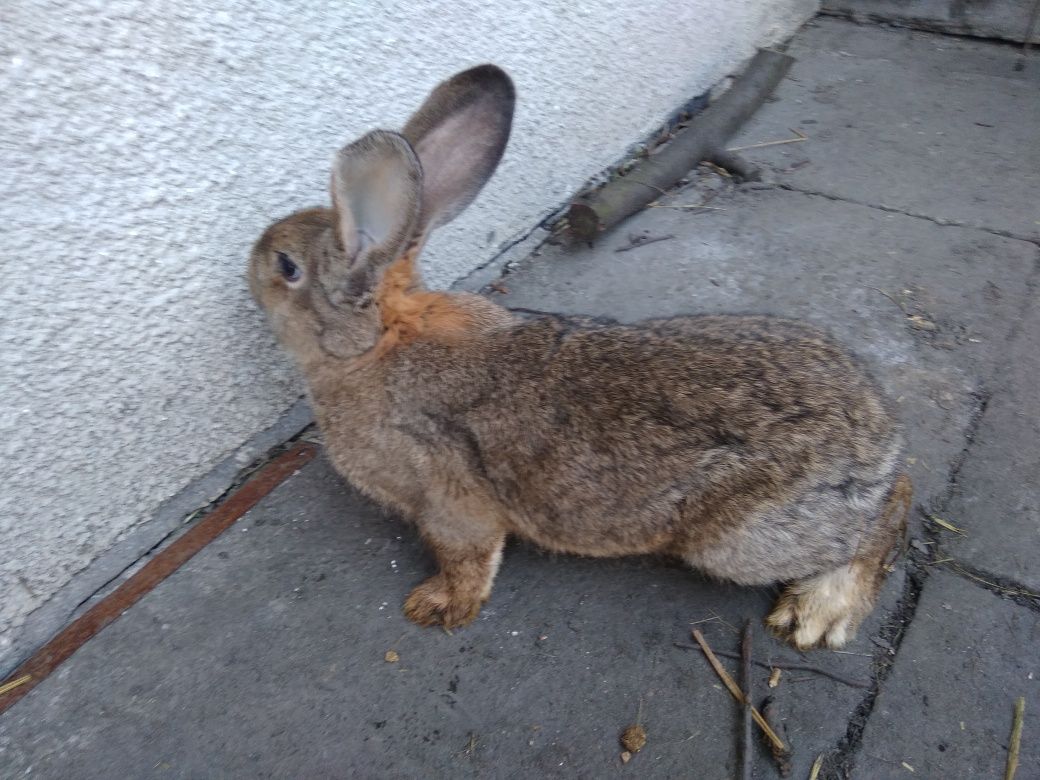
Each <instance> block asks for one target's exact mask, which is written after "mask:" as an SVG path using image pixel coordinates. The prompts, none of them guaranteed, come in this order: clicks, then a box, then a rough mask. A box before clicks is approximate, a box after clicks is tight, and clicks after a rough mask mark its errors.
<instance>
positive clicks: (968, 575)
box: [938, 558, 1040, 613]
mask: <svg viewBox="0 0 1040 780" xmlns="http://www.w3.org/2000/svg"><path fill="white" fill-rule="evenodd" d="M938 565H941V566H942V567H943V569H945V570H946V571H948V572H951V573H952V574H956V575H957V576H958V577H961V578H963V579H966V580H968V581H969V582H971V583H974V584H975V585H976V586H977V587H980V588H982V589H983V590H988V591H990V592H991V593H996V594H997V595H999V596H1002V597H1004V598H1005V599H1008V600H1009V601H1012V602H1014V603H1015V604H1018V605H1019V606H1021V607H1025V608H1026V609H1029V610H1032V611H1033V612H1038V613H1040V593H1034V592H1033V591H1031V590H1030V589H1029V588H1027V587H1026V586H1025V585H1023V584H1021V583H1020V582H1017V581H1015V580H1013V579H1011V578H1010V577H1004V576H1003V575H1000V574H994V573H993V572H988V571H986V570H985V569H980V568H978V567H975V566H970V565H967V564H965V563H964V562H963V561H961V560H959V559H956V558H954V559H952V560H950V561H946V562H944V563H942V564H938Z"/></svg>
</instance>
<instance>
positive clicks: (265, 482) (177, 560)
mask: <svg viewBox="0 0 1040 780" xmlns="http://www.w3.org/2000/svg"><path fill="white" fill-rule="evenodd" d="M317 453H318V448H317V447H316V446H315V445H314V444H310V443H308V442H298V443H297V444H295V445H294V446H293V447H292V449H290V450H288V451H287V452H285V453H283V454H282V455H279V456H278V457H277V458H275V459H274V460H272V461H271V462H270V463H268V464H267V465H266V466H264V467H263V468H261V469H260V470H259V471H257V472H256V473H255V474H254V475H252V476H251V477H250V478H249V479H248V480H247V481H246V482H245V484H243V485H242V486H241V487H240V488H238V490H236V491H235V492H234V493H232V494H231V495H230V496H229V497H228V498H227V499H226V500H225V501H224V502H223V503H222V504H220V506H218V507H217V508H216V509H214V510H213V511H212V512H210V513H209V514H208V515H206V516H205V517H204V518H203V519H202V520H200V521H199V522H198V524H196V525H195V526H194V527H193V528H192V529H191V530H190V531H188V532H187V533H186V534H184V535H183V536H182V537H180V538H179V539H177V540H176V541H175V542H173V543H172V544H171V545H170V546H169V547H167V548H166V549H164V550H162V551H161V552H159V553H157V554H156V555H155V557H154V558H152V559H151V560H150V561H148V563H146V564H145V565H144V566H143V567H142V568H141V570H140V571H138V572H137V573H136V574H134V575H133V576H132V577H130V579H128V580H127V581H126V582H124V583H123V584H122V585H120V586H119V587H118V588H116V589H115V590H114V591H112V593H110V594H109V595H108V596H106V597H105V598H104V599H102V600H101V601H100V602H98V603H97V604H95V605H94V606H93V607H91V608H90V609H88V610H87V611H86V612H84V613H83V614H82V615H80V616H79V617H78V618H76V619H75V620H74V621H72V623H70V624H69V625H68V626H66V627H65V628H64V629H63V630H62V631H61V632H60V633H59V634H58V635H57V636H55V637H54V638H53V639H51V640H50V641H49V642H48V643H47V644H45V645H44V646H43V647H41V648H40V649H39V650H37V651H36V653H34V654H33V655H32V657H30V658H29V659H28V660H27V661H25V663H23V664H22V665H21V666H19V667H18V668H17V669H15V670H14V672H12V673H11V675H10V676H9V677H8V678H7V679H6V680H4V681H3V682H2V683H0V691H4V692H3V693H2V694H0V714H2V713H3V712H5V711H6V710H7V709H9V708H10V707H11V706H12V705H14V703H15V702H17V701H18V700H19V699H21V698H22V697H23V696H25V695H26V694H27V693H29V691H31V690H32V689H33V688H34V687H35V686H36V685H38V684H39V683H40V682H42V681H43V680H44V679H46V678H47V676H48V675H49V674H50V673H51V672H53V671H54V670H55V669H57V668H58V667H59V666H60V665H61V664H62V663H64V662H65V661H66V660H67V659H68V658H69V657H70V656H71V655H72V654H73V653H75V652H76V651H77V650H78V649H79V648H80V647H82V646H83V645H84V644H85V643H86V642H87V641H88V640H89V639H91V638H92V637H93V636H95V635H96V634H97V633H98V632H100V631H101V630H102V629H103V628H104V627H105V626H107V625H108V624H109V623H111V622H112V621H114V620H115V619H116V618H118V617H119V616H120V615H121V614H123V612H124V611H126V610H127V609H128V608H129V607H131V606H132V605H134V604H136V603H137V602H138V601H139V600H140V599H141V598H142V597H144V596H145V595H147V594H148V592H149V591H150V590H152V588H154V587H155V586H156V585H158V584H159V583H160V582H162V581H163V580H165V579H166V578H167V577H169V576H170V575H171V574H173V573H174V572H175V571H177V569H179V568H180V567H181V566H182V565H183V564H184V563H186V562H187V561H188V560H189V559H190V558H191V557H192V556H194V555H195V554H196V553H197V552H199V551H200V550H201V549H202V548H203V547H205V546H206V545H207V544H209V543H210V542H212V541H213V540H214V539H216V538H217V537H218V536H220V535H221V534H222V533H223V532H224V531H226V530H227V529H228V528H230V527H231V526H232V525H233V524H234V523H235V521H236V520H238V519H239V518H240V517H242V515H244V514H245V513H246V512H248V511H249V510H250V509H252V508H253V507H254V506H256V504H257V503H258V502H259V501H260V499H262V498H263V497H264V496H266V495H267V494H268V493H270V492H271V491H272V490H274V489H275V488H276V487H278V485H280V484H281V483H282V482H284V481H285V480H286V479H287V478H288V477H290V476H291V475H292V474H293V473H294V472H295V471H296V470H297V469H299V468H300V467H302V466H303V465H305V464H306V463H308V462H309V461H311V460H312V459H313V458H314V456H315V455H317ZM26 677H28V679H25V678H26ZM12 683H14V685H12Z"/></svg>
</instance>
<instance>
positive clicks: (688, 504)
mask: <svg viewBox="0 0 1040 780" xmlns="http://www.w3.org/2000/svg"><path fill="white" fill-rule="evenodd" d="M485 67H487V66H485ZM478 70H480V69H478ZM462 76H464V77H465V78H462V77H456V79H458V82H457V83H456V85H455V86H452V83H453V82H454V81H455V80H453V82H448V87H447V88H446V87H444V86H443V85H442V87H440V88H439V91H440V94H441V95H444V94H448V95H449V96H450V97H451V104H450V105H449V106H438V105H434V106H432V107H431V106H430V105H427V106H425V107H424V108H423V109H422V111H421V112H420V113H421V114H423V115H425V116H435V117H438V121H439V122H440V121H441V120H443V119H444V118H445V117H447V118H448V119H447V121H448V123H449V124H454V125H457V126H458V127H460V128H466V127H470V128H471V130H470V132H472V133H475V134H476V135H477V142H476V143H474V142H473V141H472V139H471V138H470V139H469V143H470V146H471V148H476V149H484V150H487V154H488V155H489V156H488V157H486V158H484V159H481V160H477V161H476V162H475V163H474V166H475V169H478V170H479V171H480V175H474V174H473V169H463V170H460V171H459V172H458V174H457V176H455V177H454V178H453V172H452V170H439V171H437V173H436V174H434V175H435V176H437V177H438V181H439V182H441V185H440V186H439V191H441V192H446V193H448V195H447V196H444V197H439V196H436V195H432V194H430V193H429V192H428V191H427V190H426V189H424V190H423V197H424V198H426V197H428V198H429V199H428V200H426V201H424V202H423V204H422V206H421V213H422V215H423V216H422V219H421V220H420V224H418V225H416V226H415V229H414V234H415V236H416V238H415V240H414V241H413V243H412V244H411V247H412V249H409V250H408V251H409V252H412V251H414V250H415V248H416V247H417V246H418V245H419V244H421V241H422V237H423V236H425V235H426V233H427V232H428V230H429V229H430V225H435V224H437V223H438V220H440V219H443V215H444V214H452V213H453V212H454V211H456V210H457V208H458V203H460V202H468V200H469V199H471V198H472V197H473V196H474V195H475V194H476V190H479V188H480V186H481V185H482V184H483V182H484V180H485V179H486V178H487V177H488V176H489V175H490V173H491V171H492V170H493V168H494V163H496V162H497V158H498V156H500V154H501V147H502V146H503V145H504V140H503V135H502V134H503V132H504V133H505V135H506V136H507V135H508V125H509V123H508V121H505V120H506V119H508V116H511V113H512V88H511V85H510V86H509V87H508V89H506V88H505V87H504V86H503V84H504V83H505V82H507V81H508V77H506V76H505V74H503V73H501V71H498V70H497V69H490V70H487V69H485V70H483V71H481V72H480V73H477V74H476V76H477V77H476V78H474V76H473V72H467V73H466V74H462ZM503 80H505V81H503ZM458 84H462V85H463V86H462V87H459V86H458ZM488 84H491V88H490V89H485V87H486V85H488ZM463 88H464V89H469V90H477V91H478V92H480V93H481V95H483V96H484V97H485V98H487V95H491V97H490V98H487V99H486V100H483V101H482V100H480V99H477V98H480V97H481V95H478V96H477V98H472V99H469V98H460V97H459V89H463ZM437 95H438V92H436V91H435V92H434V95H433V97H431V101H436V100H437V99H438V98H437ZM495 96H498V98H500V100H499V101H498V102H497V103H496V102H495V100H496V99H498V98H496V97H495ZM506 97H508V99H506ZM472 105H478V106H479V111H478V112H476V113H473V114H469V115H466V114H462V115H459V116H457V117H456V116H455V115H454V114H453V111H455V110H456V109H455V107H456V106H462V107H463V109H464V108H465V107H466V106H472ZM495 105H497V106H499V111H500V116H499V117H498V118H497V119H496V120H494V121H492V120H490V119H489V111H490V109H489V106H491V107H493V106H495ZM463 109H459V110H463ZM507 115H508V116H507ZM504 118H505V119H504ZM415 124H416V123H415V122H414V121H413V123H412V125H413V126H414V125H415ZM418 124H420V125H421V124H422V123H421V122H420V123H418ZM440 126H443V122H441V124H440ZM485 136H486V137H485ZM408 141H409V142H410V143H413V144H416V146H417V148H420V147H422V146H423V144H424V143H426V149H425V152H424V153H420V154H419V156H420V157H421V158H423V166H424V170H423V176H428V175H430V171H429V170H427V167H428V161H431V160H432V161H436V160H438V159H441V160H450V159H457V156H453V154H452V153H451V150H450V149H447V150H445V149H439V148H437V144H442V145H443V144H444V143H449V142H450V139H447V140H446V139H444V138H440V139H435V142H434V141H429V142H428V143H427V141H428V138H427V139H424V138H423V137H421V135H420V137H418V138H414V137H409V138H408ZM431 148H432V151H431ZM380 153H382V152H380ZM424 154H425V156H424ZM435 164H436V163H435ZM474 188H475V189H474ZM337 194H339V193H337ZM342 197H347V198H351V197H359V198H364V197H366V196H365V195H364V193H349V192H347V193H345V194H344V195H343V196H341V197H337V203H336V210H325V209H314V210H311V211H307V212H301V213H299V214H296V215H293V216H291V217H289V218H287V219H286V220H283V221H282V222H280V223H276V224H275V225H274V226H272V227H271V228H270V229H269V230H268V231H267V232H266V233H265V235H264V236H263V238H261V240H260V241H259V242H258V244H257V246H256V248H255V249H254V252H253V256H252V260H251V265H250V284H251V288H252V290H253V292H254V295H255V296H256V297H257V299H258V300H259V301H260V302H261V303H262V305H263V306H264V308H265V309H266V310H267V311H268V314H269V317H270V320H271V322H272V325H273V327H274V329H275V331H276V332H277V333H278V335H279V337H280V339H281V340H282V342H283V343H284V344H285V345H286V346H287V347H288V348H289V349H290V351H291V352H293V354H294V355H295V356H296V357H297V359H298V361H299V363H300V365H301V367H302V369H303V371H304V372H305V374H306V376H307V380H308V385H309V388H310V393H311V397H312V400H313V404H314V409H315V413H316V415H317V419H318V423H319V425H320V426H321V428H322V430H323V431H324V433H325V438H326V447H327V450H328V453H329V456H330V458H331V459H332V462H333V463H334V464H335V466H336V468H337V469H338V470H339V471H340V472H341V473H343V474H344V475H345V476H346V477H347V478H348V479H349V480H350V481H351V482H352V483H354V484H355V485H356V486H357V487H359V488H360V489H361V490H363V491H364V492H366V493H368V494H369V495H370V496H372V497H373V498H375V499H376V500H378V501H380V502H382V503H384V504H386V505H387V506H390V507H393V508H394V509H396V510H397V511H399V512H401V513H402V514H403V515H405V516H406V517H408V518H410V519H411V520H413V521H414V522H415V523H416V524H417V525H418V527H419V530H420V533H421V534H422V535H423V537H424V539H425V540H426V541H427V543H428V544H429V545H430V547H431V549H432V550H433V552H434V554H435V555H436V557H437V559H438V562H439V565H440V571H439V573H438V574H437V575H436V576H434V577H433V578H432V579H430V580H428V581H427V582H425V583H423V584H422V585H420V586H419V587H418V588H416V590H415V591H414V592H413V594H412V595H411V596H410V598H409V600H408V602H407V603H406V605H405V611H406V613H407V614H408V615H409V617H411V618H412V619H413V620H416V621H417V622H420V623H424V624H428V623H436V622H440V623H444V624H446V625H457V624H460V623H464V622H466V621H468V620H470V619H472V618H473V617H474V616H475V615H476V613H477V611H478V610H479V608H480V605H481V603H482V602H483V601H484V600H485V599H486V598H487V597H488V595H489V593H490V587H491V581H492V579H493V577H494V573H495V570H496V569H497V565H498V557H499V556H500V554H501V549H502V545H503V543H504V540H505V538H506V537H507V536H509V535H515V536H518V537H522V538H525V539H529V540H531V541H533V542H535V543H537V544H539V545H541V546H543V547H546V548H548V549H551V550H555V551H559V552H568V553H577V554H582V555H592V556H612V555H626V554H633V553H651V552H655V553H665V554H669V555H673V556H676V557H679V558H681V559H683V560H685V561H687V562H689V563H690V564H691V565H693V566H695V567H697V568H698V569H700V570H702V571H704V572H706V573H708V574H710V575H712V576H715V577H719V578H723V579H728V580H732V581H735V582H738V583H743V584H766V583H773V582H789V583H791V585H790V587H789V589H788V591H787V593H786V594H785V595H784V596H783V597H782V599H781V601H780V603H779V604H778V607H777V610H776V611H775V612H774V613H773V615H772V616H770V619H769V622H770V624H771V625H772V626H773V628H774V629H775V630H777V631H778V632H779V633H781V634H783V635H784V636H787V637H789V638H791V639H792V641H794V642H795V644H797V645H799V646H802V647H808V646H813V645H816V644H819V643H826V644H830V645H832V646H837V645H840V644H842V643H843V642H844V641H845V640H846V639H847V637H848V635H849V633H850V632H851V631H852V630H854V628H855V626H856V624H857V623H858V622H859V621H860V620H861V619H862V617H863V616H864V615H865V614H866V613H867V612H868V611H869V609H870V608H871V606H872V604H873V601H874V598H875V596H876V592H877V589H878V587H879V585H880V582H881V580H882V579H883V576H884V565H885V558H886V556H887V555H888V554H889V551H890V550H891V549H892V546H893V544H894V543H895V540H896V539H897V538H898V534H899V532H900V529H901V527H902V523H903V522H905V511H903V513H902V514H901V515H899V513H896V512H893V511H889V510H890V509H891V506H894V503H893V502H902V503H903V504H905V503H906V501H908V500H909V494H908V491H909V484H908V482H906V481H905V478H903V479H902V480H897V477H898V474H897V471H898V458H899V452H900V446H901V445H900V436H899V433H898V431H897V429H896V426H895V425H894V423H893V421H892V418H891V416H890V415H889V414H888V412H887V411H886V409H885V405H884V403H883V401H882V398H881V394H880V393H879V391H878V390H877V388H876V387H875V385H874V384H873V383H872V382H871V381H870V379H869V378H868V377H867V375H866V374H865V372H864V371H863V370H862V369H861V368H860V367H859V366H858V365H857V364H856V363H855V361H853V360H852V359H851V358H850V357H848V355H847V354H846V353H845V352H844V351H843V350H842V349H841V348H840V347H838V346H837V345H836V344H835V343H834V342H833V341H831V340H830V339H829V338H828V337H826V336H825V335H823V334H821V333H820V332H819V331H817V330H815V329H813V328H811V327H809V326H807V325H804V324H801V323H797V322H791V321H787V320H781V319H772V318H767V317H749V316H728V317H727V316H704V317H680V318H675V319H668V320H654V321H649V322H644V323H640V324H637V325H618V324H610V323H603V322H599V321H595V320H591V319H582V318H565V317H556V316H551V315H547V316H540V317H535V318H521V317H520V316H518V315H515V314H513V313H510V312H508V311H506V310H505V309H502V308H500V307H498V306H495V305H494V304H492V303H491V302H489V301H487V300H486V299H483V298H479V297H477V296H471V295H462V294H460V295H455V296H448V295H446V294H429V293H419V297H417V298H412V297H408V296H409V295H412V294H413V292H414V291H413V292H408V293H407V294H402V295H401V296H399V297H398V298H391V297H390V296H389V295H383V293H382V292H380V290H382V289H383V288H379V289H377V290H374V291H373V294H374V296H375V300H376V302H375V304H373V305H372V306H368V307H358V306H356V305H344V304H342V303H337V302H336V301H335V298H336V295H335V291H333V293H331V294H330V293H329V292H328V291H327V290H326V289H325V288H326V287H327V286H328V285H327V284H326V283H325V278H323V277H326V278H327V277H328V276H329V273H328V272H327V271H323V270H322V269H324V268H326V267H328V266H329V265H330V264H331V266H332V267H333V268H336V267H337V261H336V257H337V252H339V254H340V255H342V258H341V260H340V261H339V263H340V265H339V266H338V268H339V271H340V272H341V273H342V271H343V269H349V268H350V266H351V264H352V258H351V257H350V256H348V253H347V252H346V250H345V249H344V247H349V246H351V245H352V241H353V239H352V238H351V237H350V236H349V235H346V236H345V235H342V232H343V230H344V228H343V225H344V221H343V220H342V219H340V218H338V217H337V214H338V213H339V212H341V211H342V210H343V208H344V204H343V203H341V202H339V201H340V200H341V199H342ZM363 205H364V208H360V209H355V211H356V212H357V213H367V212H366V210H368V211H371V208H372V204H371V203H366V204H363ZM409 207H410V209H411V212H410V213H411V214H412V216H409V219H414V213H415V212H416V210H418V209H419V204H417V203H413V204H409ZM384 216H387V215H384ZM389 216H392V215H389ZM384 222H385V220H384ZM409 224H410V223H409ZM337 231H339V233H337ZM353 243H357V242H356V241H355V242H353ZM395 247H396V251H390V250H392V249H394V248H395ZM407 247H408V244H407V242H405V241H404V240H403V239H396V243H394V242H391V243H389V244H388V245H387V247H384V248H383V249H382V250H381V251H386V253H387V254H393V255H397V254H400V253H401V252H404V251H405V250H406V249H407ZM278 253H285V254H289V255H291V256H292V257H293V259H294V261H295V262H296V263H297V264H298V265H299V266H300V267H301V269H302V271H303V272H302V278H301V279H299V280H297V281H294V282H292V283H291V284H288V283H285V281H284V279H282V278H280V277H279V275H278V271H277V266H276V264H274V263H273V261H272V258H274V257H276V256H277V254H278ZM408 257H409V259H411V255H408ZM315 276H317V277H318V281H319V282H320V283H319V284H314V283H312V282H313V281H314V277H315ZM376 283H377V282H376V281H373V282H372V284H376ZM333 286H334V285H333ZM424 295H425V296H427V297H422V296H424ZM381 296H382V297H381ZM427 298H429V299H430V300H433V301H434V302H435V304H436V306H440V307H442V308H441V309H435V308H428V309H425V310H424V311H428V312H431V313H430V314H429V315H428V316H426V315H424V316H426V319H422V320H421V322H422V323H423V325H424V327H427V330H426V331H424V333H423V334H421V335H419V336H418V337H416V338H414V339H412V340H403V341H400V342H393V343H392V348H388V349H386V350H385V351H384V350H383V349H382V347H381V346H378V345H381V344H382V343H383V342H382V339H383V338H384V336H385V333H384V331H385V328H386V327H387V326H386V322H387V321H388V319H387V316H388V314H394V315H399V316H398V319H399V320H403V319H405V318H406V315H405V314H404V313H401V312H405V311H406V310H408V311H410V309H409V306H410V305H411V303H412V302H413V301H416V300H423V301H425V300H427ZM393 301H398V303H394V302H393ZM401 302H403V303H401ZM397 306H399V307H401V312H397V311H396V310H395V311H390V308H391V307H397ZM435 310H437V311H441V310H443V311H447V312H448V314H447V315H438V316H441V317H442V319H444V320H445V321H447V320H449V319H450V320H451V321H452V322H454V321H455V320H458V321H460V322H465V323H466V327H465V328H464V330H463V331H462V332H461V333H456V334H455V336H453V337H452V338H440V337H438V336H437V333H438V331H437V327H438V326H437V323H438V320H436V318H435V317H434V315H433V314H432V312H434V311H435ZM408 316H410V315H408ZM419 321H420V320H418V319H417V320H416V322H419ZM387 343H390V342H387ZM373 357H377V358H378V359H369V358H373ZM904 509H905V507H904ZM897 515H899V516H897Z"/></svg>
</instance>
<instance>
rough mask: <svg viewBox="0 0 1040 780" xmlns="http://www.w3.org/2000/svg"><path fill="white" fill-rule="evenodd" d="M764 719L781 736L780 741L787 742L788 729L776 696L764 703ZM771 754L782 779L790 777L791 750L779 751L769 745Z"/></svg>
mask: <svg viewBox="0 0 1040 780" xmlns="http://www.w3.org/2000/svg"><path fill="white" fill-rule="evenodd" d="M762 717H764V718H765V719H766V723H768V724H769V725H770V726H771V727H772V729H773V731H775V732H776V733H777V734H779V735H780V739H782V740H784V741H785V742H786V741H787V728H786V727H785V726H784V719H783V718H782V717H781V716H780V707H779V705H778V704H777V702H776V697H775V696H769V697H767V698H766V700H765V701H764V702H762ZM769 752H770V753H772V754H773V760H774V761H775V762H776V769H777V771H778V772H779V773H780V777H788V776H789V775H790V774H791V749H790V748H788V749H787V750H777V748H776V745H773V744H770V745H769Z"/></svg>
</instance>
